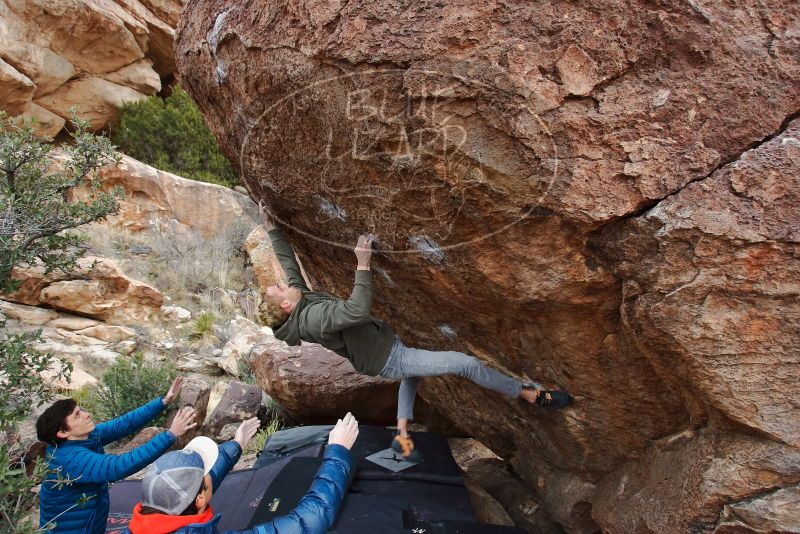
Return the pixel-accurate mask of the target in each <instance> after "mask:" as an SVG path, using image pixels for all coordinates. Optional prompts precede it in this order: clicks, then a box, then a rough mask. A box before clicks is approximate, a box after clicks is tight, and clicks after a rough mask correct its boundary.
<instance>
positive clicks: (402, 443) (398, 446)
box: [392, 434, 422, 462]
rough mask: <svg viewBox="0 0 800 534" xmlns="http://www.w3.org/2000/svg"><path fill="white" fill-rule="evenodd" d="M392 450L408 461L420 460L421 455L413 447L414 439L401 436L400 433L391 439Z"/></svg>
mask: <svg viewBox="0 0 800 534" xmlns="http://www.w3.org/2000/svg"><path fill="white" fill-rule="evenodd" d="M392 450H394V451H395V452H398V453H400V455H401V456H402V457H403V460H406V461H408V462H421V461H422V455H421V454H420V453H419V451H418V450H417V449H416V447H414V441H413V440H412V439H411V438H410V437H403V436H401V435H400V434H398V435H396V436H395V437H394V439H393V440H392Z"/></svg>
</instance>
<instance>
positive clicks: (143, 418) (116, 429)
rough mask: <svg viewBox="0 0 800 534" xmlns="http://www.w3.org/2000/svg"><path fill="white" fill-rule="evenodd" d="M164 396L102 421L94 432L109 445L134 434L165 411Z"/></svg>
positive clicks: (101, 440) (103, 442) (104, 443)
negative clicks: (109, 419)
mask: <svg viewBox="0 0 800 534" xmlns="http://www.w3.org/2000/svg"><path fill="white" fill-rule="evenodd" d="M164 408H166V406H164V400H163V397H158V398H157V399H153V400H151V401H150V402H148V403H147V404H145V405H144V406H140V407H139V408H136V409H135V410H131V411H130V412H128V413H126V414H125V415H121V416H119V417H117V418H116V419H112V420H111V421H106V422H105V423H100V424H99V425H97V427H95V429H94V432H95V433H96V434H97V435H98V437H99V439H100V443H102V444H103V445H108V444H109V443H113V442H115V441H117V440H118V439H122V438H124V437H125V436H127V435H130V434H133V433H134V432H136V431H137V430H139V429H140V428H142V427H143V426H144V425H146V424H147V423H149V422H150V421H152V420H153V419H155V418H156V417H158V415H159V414H160V413H161V412H163V411H164Z"/></svg>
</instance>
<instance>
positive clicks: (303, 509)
mask: <svg viewBox="0 0 800 534" xmlns="http://www.w3.org/2000/svg"><path fill="white" fill-rule="evenodd" d="M228 443H234V442H228ZM228 443H224V444H222V445H221V446H220V455H219V459H218V460H217V463H216V464H214V468H213V469H212V470H211V473H210V474H211V479H212V480H213V482H214V491H216V489H217V487H218V485H219V483H220V482H221V481H222V479H223V478H224V477H225V475H226V474H227V473H228V471H230V469H231V467H233V465H234V464H235V463H236V461H237V460H238V458H239V457H238V455H237V456H236V458H235V459H233V461H232V462H231V461H230V460H229V457H230V455H229V454H223V452H224V451H223V447H225V446H226V445H227V444H228ZM234 445H236V444H235V443H234ZM236 446H237V448H238V445H236ZM350 469H351V461H350V451H349V450H348V449H346V448H345V447H342V446H341V445H328V446H327V447H326V448H325V456H324V457H323V461H322V465H321V466H320V468H319V469H318V470H317V474H316V476H315V477H314V480H313V482H312V483H311V488H310V489H309V490H308V493H306V494H305V496H304V497H303V498H302V499H300V502H299V503H298V504H297V506H296V507H295V508H294V510H292V511H291V512H289V513H288V514H287V515H283V516H280V517H277V518H275V519H273V520H272V521H270V522H269V523H263V524H261V525H257V526H255V527H253V528H252V529H247V530H236V531H231V530H229V531H225V532H218V531H217V525H218V523H219V521H220V519H221V518H222V515H220V514H218V515H215V516H214V517H213V518H212V519H211V520H210V521H207V522H205V523H193V524H190V525H186V526H184V527H181V528H180V529H178V530H176V531H174V533H173V534H322V533H323V532H326V531H327V530H328V529H329V528H330V527H331V525H333V522H334V521H335V520H336V516H337V515H338V514H339V509H340V508H341V506H342V500H343V499H344V493H345V491H346V489H347V488H346V487H345V485H346V484H347V477H348V475H349V474H350ZM147 520H148V522H156V523H157V522H158V515H157V514H155V515H150V516H147ZM131 527H132V528H131V530H127V531H125V534H145V531H146V530H148V529H147V528H146V526H144V525H143V528H142V530H141V531H139V530H137V529H136V528H134V522H131ZM162 532H163V531H162Z"/></svg>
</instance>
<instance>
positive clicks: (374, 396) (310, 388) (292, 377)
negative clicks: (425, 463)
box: [250, 336, 398, 423]
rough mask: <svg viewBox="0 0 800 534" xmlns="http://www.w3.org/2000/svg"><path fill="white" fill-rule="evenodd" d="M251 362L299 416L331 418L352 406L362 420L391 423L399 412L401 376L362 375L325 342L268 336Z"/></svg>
mask: <svg viewBox="0 0 800 534" xmlns="http://www.w3.org/2000/svg"><path fill="white" fill-rule="evenodd" d="M250 365H251V367H252V369H253V372H254V373H255V376H256V381H257V383H258V384H259V385H260V386H261V387H263V388H264V391H266V392H267V394H269V396H270V397H272V398H273V399H275V400H276V401H277V402H278V404H280V406H281V408H283V409H284V410H286V412H287V413H289V415H290V416H291V417H292V418H293V419H296V420H298V421H303V422H305V423H329V422H330V421H336V419H338V418H341V417H342V416H343V415H344V414H346V413H347V412H348V411H349V412H352V413H353V415H355V416H356V418H357V419H358V420H359V421H362V422H367V421H373V422H381V423H390V422H392V421H393V419H394V417H395V410H396V406H397V404H396V403H397V388H398V383H397V382H393V381H391V380H386V379H382V378H378V377H371V376H366V375H360V374H358V373H356V371H355V369H353V366H352V365H351V364H350V362H349V361H348V360H347V359H345V358H342V357H341V356H339V355H338V354H336V353H334V352H332V351H330V350H328V349H326V348H324V347H322V346H321V345H317V344H314V343H303V344H302V345H301V346H299V347H290V346H289V345H287V344H286V343H284V342H283V341H280V340H278V339H276V338H275V337H274V336H263V337H262V339H261V340H260V341H259V342H258V344H257V345H256V346H255V347H253V349H252V354H251V357H250Z"/></svg>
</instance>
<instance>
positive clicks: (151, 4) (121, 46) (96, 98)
mask: <svg viewBox="0 0 800 534" xmlns="http://www.w3.org/2000/svg"><path fill="white" fill-rule="evenodd" d="M182 7H183V0H145V1H142V2H140V1H139V0H55V1H54V0H26V1H20V0H2V1H0V109H5V110H6V111H8V112H9V113H10V114H12V115H16V114H22V115H25V116H29V117H33V118H36V119H37V120H38V121H39V122H41V123H43V125H42V128H41V129H40V130H39V134H40V135H46V136H50V137H52V136H54V135H55V134H56V133H58V131H59V130H60V129H61V127H63V125H64V123H63V120H62V121H61V122H60V123H59V121H58V120H54V119H53V117H52V116H51V115H48V114H47V113H51V114H53V115H55V116H57V117H60V118H62V119H63V118H68V116H69V112H68V109H69V107H70V106H72V105H76V106H78V109H79V112H78V115H79V116H81V117H84V118H86V119H89V120H90V121H91V125H92V128H93V129H95V130H102V129H105V128H106V127H107V126H108V125H109V123H110V122H112V121H114V120H115V118H116V116H117V110H118V108H119V106H121V105H122V104H124V103H125V102H130V101H135V100H138V99H140V98H142V97H143V96H144V95H151V94H154V93H156V92H157V91H159V90H160V88H161V78H162V77H166V76H169V75H170V74H171V73H172V72H173V70H174V68H175V62H174V59H173V42H174V37H175V31H174V27H175V25H176V24H177V22H178V18H179V16H180V12H181V10H182ZM43 110H47V112H45V111H43Z"/></svg>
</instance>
